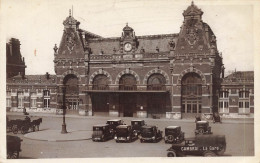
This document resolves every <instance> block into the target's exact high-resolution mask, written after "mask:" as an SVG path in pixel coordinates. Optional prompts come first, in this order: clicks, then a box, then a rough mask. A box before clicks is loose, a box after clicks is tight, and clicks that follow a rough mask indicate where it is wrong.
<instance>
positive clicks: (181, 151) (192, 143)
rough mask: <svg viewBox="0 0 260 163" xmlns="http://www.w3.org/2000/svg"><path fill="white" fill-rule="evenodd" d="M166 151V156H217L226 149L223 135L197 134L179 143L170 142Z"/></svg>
mask: <svg viewBox="0 0 260 163" xmlns="http://www.w3.org/2000/svg"><path fill="white" fill-rule="evenodd" d="M167 151H168V153H167V156H168V157H184V156H186V155H198V156H207V157H209V156H219V155H223V154H224V152H225V151H226V138H225V136H224V135H198V136H196V137H194V138H189V139H185V140H184V141H183V142H182V143H180V144H172V146H171V147H170V148H169V149H168V150H167Z"/></svg>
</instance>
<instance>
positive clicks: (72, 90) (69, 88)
mask: <svg viewBox="0 0 260 163" xmlns="http://www.w3.org/2000/svg"><path fill="white" fill-rule="evenodd" d="M63 83H64V84H65V86H66V95H73V94H75V95H77V94H78V92H79V88H78V78H77V77H76V76H75V75H72V74H70V75H67V76H66V77H65V79H64V82H63Z"/></svg>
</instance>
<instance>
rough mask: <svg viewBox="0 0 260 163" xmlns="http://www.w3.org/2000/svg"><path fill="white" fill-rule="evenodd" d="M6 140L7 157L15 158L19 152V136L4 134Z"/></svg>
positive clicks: (20, 140)
mask: <svg viewBox="0 0 260 163" xmlns="http://www.w3.org/2000/svg"><path fill="white" fill-rule="evenodd" d="M6 140H7V159H17V158H19V152H21V151H22V150H21V142H22V141H23V140H22V139H21V138H19V137H17V136H10V135H7V136H6Z"/></svg>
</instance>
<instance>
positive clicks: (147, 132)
mask: <svg viewBox="0 0 260 163" xmlns="http://www.w3.org/2000/svg"><path fill="white" fill-rule="evenodd" d="M161 139H162V131H160V130H158V129H157V127H156V126H142V128H141V134H140V142H141V143H142V142H144V141H152V142H154V143H155V142H158V141H160V140H161Z"/></svg>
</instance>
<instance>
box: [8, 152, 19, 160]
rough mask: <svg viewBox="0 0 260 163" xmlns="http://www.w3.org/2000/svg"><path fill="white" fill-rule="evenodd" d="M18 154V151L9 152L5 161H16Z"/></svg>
mask: <svg viewBox="0 0 260 163" xmlns="http://www.w3.org/2000/svg"><path fill="white" fill-rule="evenodd" d="M18 158H19V152H18V151H9V152H7V159H18Z"/></svg>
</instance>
